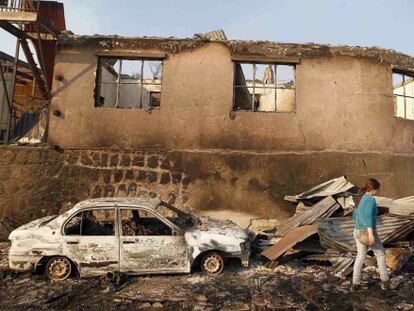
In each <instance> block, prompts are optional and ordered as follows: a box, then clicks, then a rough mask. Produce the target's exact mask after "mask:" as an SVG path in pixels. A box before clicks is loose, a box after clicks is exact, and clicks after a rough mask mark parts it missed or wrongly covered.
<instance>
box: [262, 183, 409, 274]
mask: <svg viewBox="0 0 414 311" xmlns="http://www.w3.org/2000/svg"><path fill="white" fill-rule="evenodd" d="M357 190H358V188H357V187H355V186H354V185H353V184H351V183H350V182H349V181H347V180H346V178H345V177H339V178H335V179H332V180H329V181H327V182H325V183H323V184H320V185H318V186H316V187H314V188H312V189H310V190H308V191H305V192H303V193H301V194H299V195H295V196H286V197H285V200H287V201H290V202H292V203H294V204H295V205H296V211H295V214H294V216H293V217H291V218H289V219H287V220H286V221H284V222H282V223H281V224H280V225H277V226H276V228H275V230H273V231H272V230H264V231H263V232H260V233H259V234H257V235H256V237H255V240H254V247H255V249H256V250H259V252H260V253H261V255H262V256H263V257H265V258H266V259H267V260H268V262H267V263H266V264H265V265H266V266H267V267H271V268H274V267H276V266H277V265H278V263H279V261H280V260H284V259H289V258H291V257H292V256H295V257H297V256H301V257H302V259H303V260H304V261H321V262H330V263H331V264H332V266H333V267H334V272H335V273H340V274H345V275H346V274H348V273H349V272H350V267H351V266H352V264H353V262H354V260H355V256H356V245H355V240H354V236H353V231H354V221H353V219H352V212H353V210H354V208H355V203H354V197H355V196H356V193H357ZM375 198H376V202H377V206H378V209H379V213H380V214H379V217H378V220H377V232H378V234H379V236H380V237H381V240H382V242H383V244H384V247H385V248H386V262H387V266H388V268H389V269H390V270H391V271H398V270H400V269H401V268H402V267H403V266H404V265H405V264H406V263H407V262H408V261H409V259H410V258H411V256H412V255H413V248H412V246H413V242H414V234H413V233H414V196H411V197H407V198H402V199H398V200H393V199H389V198H384V197H375ZM375 263H376V261H375V260H373V257H372V256H368V257H367V260H366V262H365V265H367V266H370V265H374V264H375Z"/></svg>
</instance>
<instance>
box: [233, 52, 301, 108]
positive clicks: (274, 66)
mask: <svg viewBox="0 0 414 311" xmlns="http://www.w3.org/2000/svg"><path fill="white" fill-rule="evenodd" d="M232 62H233V99H232V111H233V112H256V113H278V114H292V113H296V108H297V105H296V99H297V96H296V95H297V87H296V85H297V83H296V81H297V70H296V67H297V65H298V64H299V61H292V62H283V61H277V60H263V61H260V60H248V59H241V60H238V59H233V60H232ZM238 64H239V65H243V64H246V65H253V86H252V87H249V86H247V85H246V86H241V85H236V83H235V79H236V74H237V65H238ZM256 65H272V69H273V70H274V81H275V86H274V87H266V86H261V87H257V88H258V89H273V90H275V110H274V111H260V110H256V109H255V105H254V100H255V95H261V94H255V93H254V91H255V89H256V87H255V84H256V77H255V75H256V70H255V69H254V68H255V66H256ZM277 66H290V67H292V68H293V79H294V84H293V86H294V87H293V88H285V87H278V85H277ZM236 88H246V89H249V88H253V94H251V99H252V108H251V110H237V109H236V106H235V100H236ZM278 89H282V90H294V92H295V97H294V103H293V110H292V111H278V110H277V90H278Z"/></svg>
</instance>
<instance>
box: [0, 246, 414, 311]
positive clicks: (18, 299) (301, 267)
mask: <svg viewBox="0 0 414 311" xmlns="http://www.w3.org/2000/svg"><path fill="white" fill-rule="evenodd" d="M8 248H9V244H7V243H1V244H0V310H238V311H239V310H323V309H325V310H375V311H381V310H413V308H414V288H413V283H414V279H413V277H414V271H409V269H407V267H410V266H411V267H412V266H413V265H412V263H411V265H410V264H408V265H406V268H405V270H402V271H401V272H399V273H398V274H396V275H395V276H394V277H393V282H394V283H395V284H398V287H397V289H396V290H390V291H387V292H383V291H381V289H380V288H379V279H378V276H377V273H376V270H375V268H373V267H369V268H366V269H365V271H364V280H365V282H364V290H363V291H362V292H359V293H351V292H350V286H351V279H350V277H339V276H335V275H333V273H332V268H331V267H330V266H321V265H316V264H315V265H312V264H311V265H309V264H305V263H302V262H301V261H299V260H297V259H293V260H290V261H289V262H288V263H286V264H282V265H279V266H278V267H276V268H275V269H274V270H270V269H267V268H265V267H263V266H261V265H260V264H259V263H254V264H252V267H250V268H249V269H243V268H239V267H238V265H237V264H236V263H232V262H230V263H229V266H228V267H227V269H226V271H225V273H224V274H222V275H220V276H218V277H207V276H204V275H203V274H201V273H200V272H197V271H196V272H194V273H193V274H191V275H173V276H151V277H126V276H120V275H115V276H114V277H112V278H110V277H102V278H89V279H78V278H71V279H69V280H66V281H63V282H52V281H49V280H48V279H46V278H45V277H44V276H41V275H32V274H16V273H13V272H11V271H9V270H8V269H7V253H8Z"/></svg>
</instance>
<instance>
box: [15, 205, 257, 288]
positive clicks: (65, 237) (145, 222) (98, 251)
mask: <svg viewBox="0 0 414 311" xmlns="http://www.w3.org/2000/svg"><path fill="white" fill-rule="evenodd" d="M9 239H10V241H11V248H10V253H9V265H10V268H11V269H12V270H16V271H38V272H42V271H44V273H45V274H46V275H47V276H48V277H49V278H50V279H53V280H64V279H66V278H68V277H69V276H70V275H74V274H77V275H79V276H81V277H87V276H97V275H102V274H106V273H109V272H115V271H119V272H122V273H127V274H132V275H139V274H163V273H190V272H191V270H192V268H194V267H200V268H201V270H202V271H203V272H204V273H206V274H208V275H217V274H220V273H221V272H222V271H223V268H224V262H225V259H226V258H238V259H240V261H241V264H242V265H243V266H248V263H249V255H250V242H249V240H248V236H247V233H246V232H245V231H244V230H242V229H241V228H240V227H238V226H237V225H236V224H234V223H233V222H231V221H222V220H215V219H212V218H209V217H196V216H193V215H190V214H187V213H185V212H183V211H181V210H179V209H177V208H175V207H174V206H172V205H170V204H168V203H166V202H163V201H160V200H158V199H140V198H102V199H92V200H86V201H83V202H81V203H78V204H77V205H75V206H74V207H73V208H72V209H71V210H69V211H68V212H66V213H64V214H62V215H59V216H49V217H46V218H42V219H38V220H35V221H33V222H31V223H29V224H26V225H24V226H21V227H20V228H18V229H16V230H14V231H13V232H12V233H11V234H10V236H9Z"/></svg>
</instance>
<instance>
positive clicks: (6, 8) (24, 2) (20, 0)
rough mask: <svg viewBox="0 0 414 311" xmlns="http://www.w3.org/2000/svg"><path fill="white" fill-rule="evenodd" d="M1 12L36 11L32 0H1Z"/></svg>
mask: <svg viewBox="0 0 414 311" xmlns="http://www.w3.org/2000/svg"><path fill="white" fill-rule="evenodd" d="M0 12H36V8H35V6H34V5H33V1H32V0H0Z"/></svg>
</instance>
